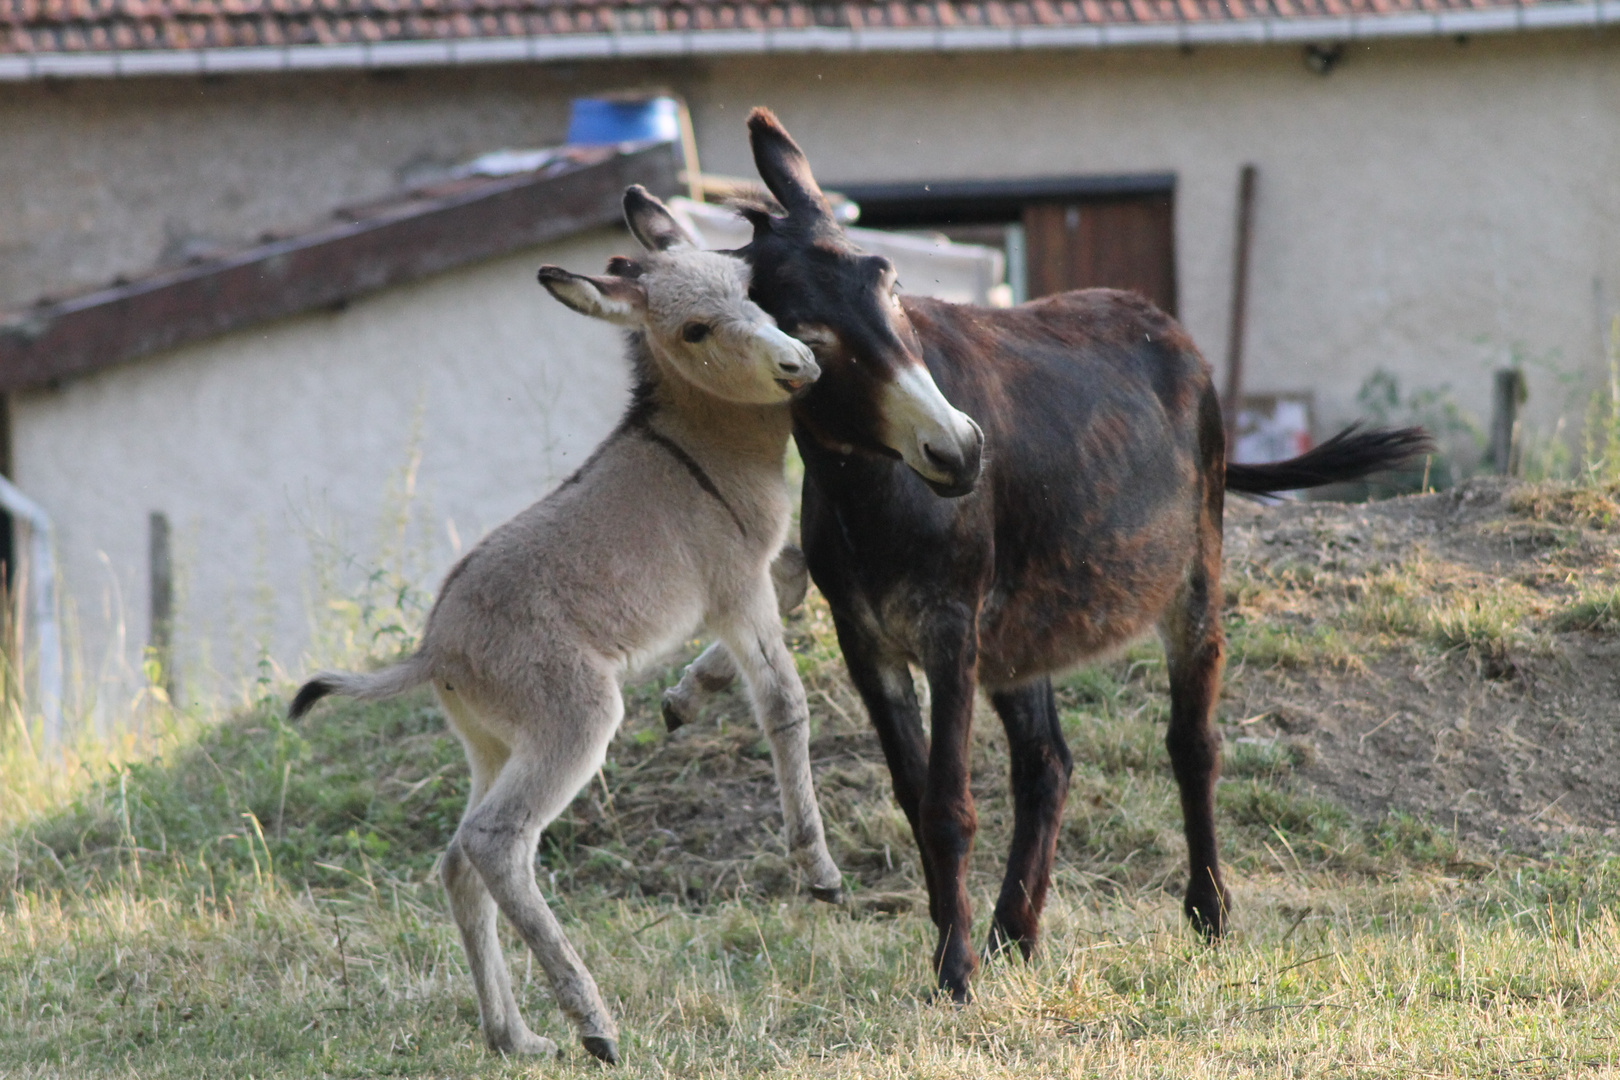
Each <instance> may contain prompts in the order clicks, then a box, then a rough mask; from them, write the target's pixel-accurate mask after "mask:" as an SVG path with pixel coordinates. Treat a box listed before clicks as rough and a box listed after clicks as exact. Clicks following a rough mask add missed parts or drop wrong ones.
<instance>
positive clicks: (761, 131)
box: [748, 108, 832, 221]
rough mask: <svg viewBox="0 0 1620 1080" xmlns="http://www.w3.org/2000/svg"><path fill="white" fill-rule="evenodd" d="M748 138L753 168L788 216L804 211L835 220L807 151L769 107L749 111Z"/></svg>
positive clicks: (803, 212) (794, 215)
mask: <svg viewBox="0 0 1620 1080" xmlns="http://www.w3.org/2000/svg"><path fill="white" fill-rule="evenodd" d="M748 141H749V143H750V144H751V145H752V146H753V148H754V167H755V168H756V169H758V170H759V178H760V179H761V180H763V181H765V186H766V187H768V188H770V189H771V194H772V195H775V196H776V201H777V202H779V203H781V204H782V208H783V209H785V210H786V211H787V212H788V216H789V217H797V216H799V215H801V214H804V215H808V216H810V217H819V218H825V219H827V220H828V221H831V220H832V208H831V207H830V206H828V205H827V197H826V196H825V195H823V194H822V193H821V186H820V185H819V184H817V183H816V178H815V177H814V176H812V175H811V174H810V162H809V161H808V160H806V158H805V156H804V151H803V150H800V149H799V144H798V143H796V142H794V141H793V136H791V135H789V134H788V133H787V128H784V127H783V126H782V122H781V121H780V120H778V119H777V118H776V115H775V114H774V113H772V112H771V110H769V109H764V108H760V109H755V110H754V111H753V112H751V113H749V114H748Z"/></svg>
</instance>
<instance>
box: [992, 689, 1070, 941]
mask: <svg viewBox="0 0 1620 1080" xmlns="http://www.w3.org/2000/svg"><path fill="white" fill-rule="evenodd" d="M990 704H991V705H993V706H994V707H995V710H996V715H998V716H1000V717H1001V723H1002V726H1003V727H1004V728H1005V729H1006V731H1007V752H1008V756H1009V757H1010V758H1011V759H1012V781H1011V791H1012V797H1013V838H1012V845H1011V847H1009V848H1008V851H1007V873H1006V876H1005V877H1003V878H1002V882H1001V897H1000V899H998V900H997V901H996V914H995V918H994V919H993V920H992V921H991V923H990V946H989V950H988V951H989V952H990V953H992V954H993V953H997V952H1000V951H1001V950H1002V949H1005V948H1007V947H1008V946H1009V945H1014V944H1016V945H1017V946H1018V950H1019V952H1021V953H1023V954H1024V959H1026V960H1027V959H1029V958H1030V956H1032V955H1034V952H1035V944H1036V941H1037V940H1038V938H1039V935H1040V925H1041V909H1042V908H1044V907H1045V906H1046V890H1047V887H1048V886H1050V885H1051V883H1052V860H1053V858H1054V857H1056V855H1057V840H1058V827H1059V826H1060V825H1061V824H1062V821H1063V804H1064V802H1065V801H1066V800H1067V799H1068V795H1069V774H1070V773H1071V772H1072V771H1073V769H1074V762H1073V759H1072V758H1071V757H1070V756H1069V747H1068V744H1067V743H1065V742H1064V740H1063V727H1062V725H1061V724H1060V723H1059V721H1058V713H1057V701H1056V700H1055V699H1054V698H1053V696H1052V680H1051V679H1040V680H1038V681H1036V682H1033V683H1030V684H1028V685H1026V686H1020V687H1017V688H1015V689H1011V690H999V691H994V692H992V693H991V694H990Z"/></svg>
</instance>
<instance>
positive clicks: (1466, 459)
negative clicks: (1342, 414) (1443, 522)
mask: <svg viewBox="0 0 1620 1080" xmlns="http://www.w3.org/2000/svg"><path fill="white" fill-rule="evenodd" d="M1356 404H1357V405H1358V406H1359V407H1360V411H1361V413H1362V415H1363V416H1366V417H1367V418H1368V419H1369V420H1371V421H1373V422H1374V423H1377V424H1381V425H1388V424H1416V425H1418V426H1421V427H1423V428H1425V429H1426V430H1427V431H1428V432H1429V434H1430V435H1432V436H1434V439H1435V442H1436V443H1438V444H1439V446H1440V448H1441V450H1440V453H1438V454H1436V455H1435V456H1434V458H1433V460H1431V461H1428V462H1420V463H1418V466H1417V470H1416V474H1415V476H1414V477H1413V478H1411V479H1410V482H1409V483H1408V484H1407V485H1406V486H1407V487H1409V488H1410V490H1413V491H1416V490H1418V489H1419V488H1420V487H1421V488H1423V489H1424V490H1428V491H1436V490H1442V489H1444V488H1448V487H1450V486H1452V485H1453V484H1454V483H1457V482H1458V481H1460V480H1463V479H1465V478H1466V477H1467V476H1469V475H1470V474H1471V473H1472V472H1473V470H1474V469H1475V467H1476V466H1477V464H1478V462H1479V459H1480V456H1481V455H1482V454H1483V453H1484V452H1485V441H1486V440H1485V429H1484V427H1483V426H1482V425H1481V424H1480V422H1479V421H1478V419H1476V418H1475V417H1474V416H1473V415H1472V414H1471V413H1469V412H1468V411H1466V410H1465V409H1463V408H1462V406H1460V405H1458V404H1457V401H1456V399H1455V398H1454V397H1453V396H1452V389H1451V385H1450V384H1449V383H1442V384H1441V385H1439V386H1429V387H1418V388H1416V389H1414V390H1409V391H1407V392H1406V393H1405V394H1403V393H1402V392H1401V382H1400V378H1399V377H1398V376H1396V375H1394V374H1392V373H1390V372H1388V371H1385V370H1384V369H1383V368H1379V369H1377V370H1376V371H1374V372H1373V373H1372V374H1371V375H1369V376H1367V378H1366V379H1365V380H1364V381H1363V382H1362V384H1361V388H1360V389H1359V390H1357V391H1356ZM1407 471H1408V472H1411V471H1412V470H1410V469H1409V470H1407ZM1404 479H1405V477H1404V475H1403V480H1404Z"/></svg>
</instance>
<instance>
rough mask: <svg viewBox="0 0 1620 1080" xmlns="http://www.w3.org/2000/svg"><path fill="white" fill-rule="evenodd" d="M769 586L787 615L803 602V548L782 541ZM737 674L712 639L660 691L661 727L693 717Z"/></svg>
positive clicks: (807, 579) (807, 576) (807, 580)
mask: <svg viewBox="0 0 1620 1080" xmlns="http://www.w3.org/2000/svg"><path fill="white" fill-rule="evenodd" d="M771 586H772V588H773V590H774V591H775V593H776V610H777V611H778V612H779V613H780V614H782V615H784V616H785V615H787V614H788V613H789V612H791V611H792V610H793V609H794V608H796V607H798V606H799V605H800V604H802V603H804V595H805V593H806V592H808V591H809V589H810V571H809V570H808V569H807V568H806V567H805V562H804V552H803V551H800V550H799V549H798V548H796V547H794V546H793V545H792V544H785V545H783V547H782V550H781V551H779V552H777V553H776V558H775V559H774V560H772V562H771ZM736 677H737V665H736V664H735V663H734V662H733V661H732V659H731V654H730V653H729V652H727V651H726V647H725V644H724V643H723V642H719V641H716V642H715V643H714V644H712V645H710V646H709V647H708V648H707V649H704V650H703V652H702V654H701V655H700V656H699V657H698V658H697V659H696V660H694V661H692V662H691V663H690V664H688V665H687V667H686V670H685V671H684V672H682V673H681V681H680V682H679V683H678V684H676V685H675V686H672V687H670V688H669V689H668V690H665V691H664V727H666V728H667V729H669V730H670V731H674V730H675V729H676V728H678V727H681V726H682V725H684V724H690V723H691V722H692V721H694V720H696V719H697V716H698V712H699V710H701V709H702V708H703V704H704V702H706V701H708V699H709V698H711V697H713V696H714V695H716V694H718V693H719V692H720V691H722V690H724V689H725V688H726V687H728V686H730V685H731V683H732V680H734V679H735V678H736Z"/></svg>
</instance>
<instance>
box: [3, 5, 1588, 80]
mask: <svg viewBox="0 0 1620 1080" xmlns="http://www.w3.org/2000/svg"><path fill="white" fill-rule="evenodd" d="M1616 23H1620V0H1539V2H1537V3H1532V4H1514V3H1502V4H1493V5H1492V6H1490V7H1486V8H1458V9H1452V10H1437V11H1417V12H1398V13H1393V14H1389V15H1351V16H1342V17H1331V18H1329V17H1317V16H1299V17H1293V16H1290V17H1275V16H1273V17H1267V18H1237V19H1219V20H1210V21H1207V22H1193V21H1171V20H1166V21H1164V22H1135V23H1132V22H1109V23H1074V24H1069V25H1063V26H1021V25H1015V26H1005V27H982V26H960V27H949V26H944V27H941V26H932V27H871V28H864V27H863V28H855V27H828V26H810V27H804V28H774V29H760V30H679V31H662V32H656V33H580V34H556V35H538V36H529V37H489V38H446V39H431V40H419V41H383V42H368V43H361V44H342V45H292V46H275V47H240V48H202V49H135V50H128V51H123V52H41V53H27V54H22V53H10V54H4V55H0V81H11V82H20V81H29V80H34V79H47V78H61V79H71V78H132V77H137V76H146V75H169V76H173V75H210V74H228V73H241V74H248V73H269V72H289V71H335V70H371V69H377V68H402V67H457V66H466V65H477V64H509V63H544V62H555V61H580V60H612V59H632V58H633V59H645V58H651V57H669V56H746V55H759V54H772V53H817V52H825V53H843V52H850V53H861V52H972V51H981V50H986V49H989V50H1016V49H1060V48H1061V49H1084V48H1099V49H1100V48H1118V47H1162V46H1173V47H1180V46H1185V45H1222V44H1231V45H1244V44H1250V45H1252V44H1274V43H1285V42H1299V41H1356V40H1365V39H1372V38H1386V37H1449V36H1451V35H1455V34H1482V33H1505V32H1527V31H1535V30H1554V29H1568V28H1576V27H1598V26H1608V25H1613V24H1616Z"/></svg>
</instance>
